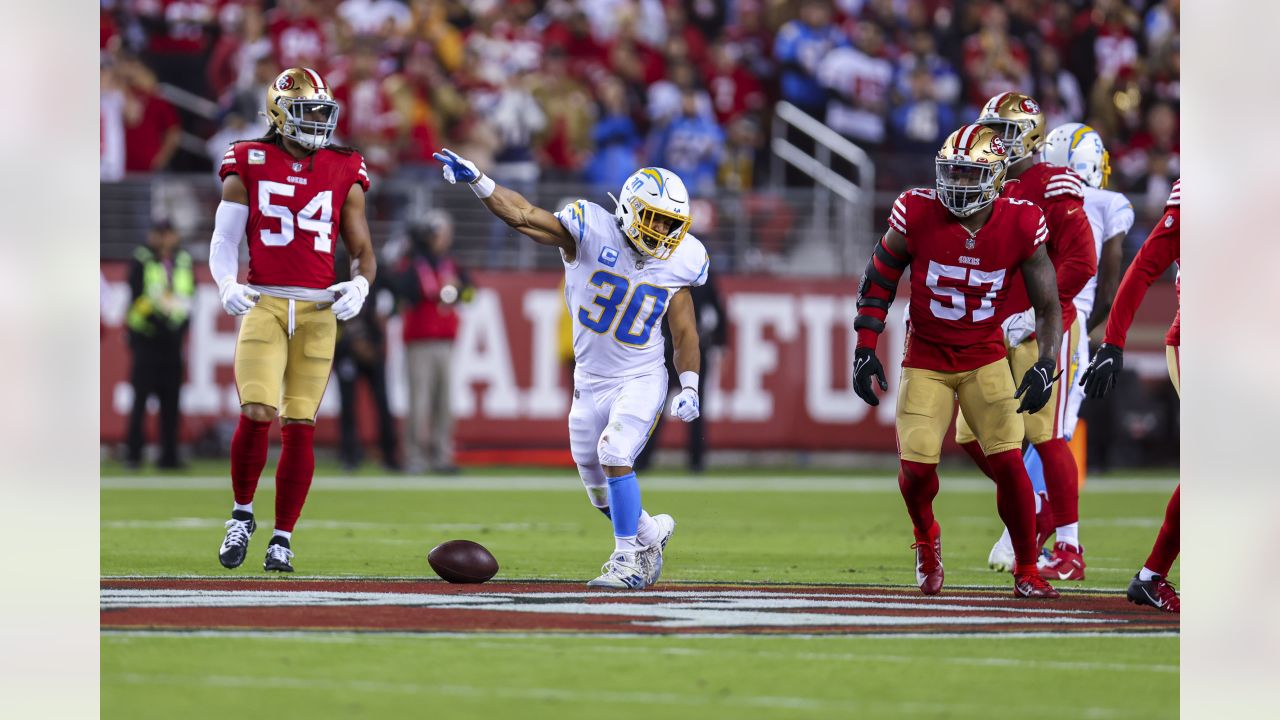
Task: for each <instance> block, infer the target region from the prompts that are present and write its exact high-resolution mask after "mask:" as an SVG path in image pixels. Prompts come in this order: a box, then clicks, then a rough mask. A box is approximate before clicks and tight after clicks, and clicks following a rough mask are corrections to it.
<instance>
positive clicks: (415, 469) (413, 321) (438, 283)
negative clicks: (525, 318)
mask: <svg viewBox="0 0 1280 720" xmlns="http://www.w3.org/2000/svg"><path fill="white" fill-rule="evenodd" d="M409 241H410V247H409V253H408V256H407V257H406V258H405V259H404V260H403V261H402V262H401V264H400V265H399V267H398V268H397V269H396V273H395V279H394V280H393V283H394V286H395V288H396V292H397V295H399V297H400V299H401V301H402V303H403V307H404V311H403V319H404V325H403V332H404V358H405V369H406V372H407V373H408V379H409V413H408V428H407V432H406V443H405V450H406V456H407V457H406V465H407V469H408V471H409V472H411V473H422V472H425V471H426V470H428V469H430V470H432V471H434V472H440V473H454V472H457V468H456V467H455V466H454V464H453V411H452V409H451V407H450V404H449V403H450V401H449V384H450V382H451V378H452V376H453V342H454V340H455V339H456V338H457V336H458V311H457V305H458V303H463V302H470V301H471V299H472V297H473V296H474V294H475V290H474V287H473V286H472V284H471V281H470V279H469V278H468V275H467V273H466V271H465V270H463V269H462V268H461V267H460V266H458V264H457V263H455V262H454V260H453V258H452V257H450V256H449V250H450V248H451V246H452V245H453V220H452V219H451V218H450V217H449V215H448V214H447V213H445V212H444V211H443V210H434V211H432V212H430V213H428V214H427V216H426V217H425V218H424V219H423V220H422V222H420V223H417V224H415V225H414V226H413V227H411V228H410V231H409Z"/></svg>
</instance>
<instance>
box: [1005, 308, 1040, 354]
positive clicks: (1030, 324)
mask: <svg viewBox="0 0 1280 720" xmlns="http://www.w3.org/2000/svg"><path fill="white" fill-rule="evenodd" d="M1000 329H1001V330H1003V331H1004V339H1005V341H1006V342H1007V343H1009V347H1018V346H1019V345H1021V344H1022V343H1024V342H1026V340H1027V338H1029V337H1031V336H1032V335H1034V334H1035V332H1036V311H1035V310H1033V309H1027V310H1023V311H1022V312H1020V313H1014V314H1013V315H1010V316H1009V317H1007V318H1005V319H1004V322H1002V323H1000Z"/></svg>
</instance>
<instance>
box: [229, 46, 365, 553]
mask: <svg viewBox="0 0 1280 720" xmlns="http://www.w3.org/2000/svg"><path fill="white" fill-rule="evenodd" d="M266 114H267V118H268V120H270V122H271V129H270V130H269V131H268V133H267V135H266V136H265V137H262V138H259V139H257V140H247V141H242V142H237V143H234V144H232V146H231V147H230V148H229V149H228V150H227V153H226V155H225V156H224V157H223V160H222V167H221V168H220V170H219V175H220V176H221V177H222V203H221V204H219V205H218V212H217V216H216V219H215V223H214V230H213V239H212V241H211V242H210V246H209V268H210V270H212V272H213V277H214V278H215V279H216V280H217V282H218V291H219V294H220V296H221V299H222V306H223V308H224V309H225V310H226V311H227V313H228V314H230V315H236V316H240V315H243V316H244V321H243V322H242V323H241V324H240V335H239V337H238V338H237V339H236V356H235V358H236V359H235V372H236V390H237V391H238V392H239V394H240V408H241V414H240V424H239V425H238V426H237V427H236V432H235V435H234V437H232V440H231V486H232V490H233V491H234V494H235V505H234V507H233V509H232V512H231V519H230V520H228V521H227V524H226V536H225V538H224V539H223V542H222V546H221V547H220V548H219V550H218V559H219V560H220V561H221V563H222V565H223V566H224V567H228V568H235V567H239V566H240V564H241V563H242V562H244V556H245V552H246V550H247V549H248V545H249V537H250V536H251V535H253V532H254V529H255V528H256V527H257V525H256V523H255V522H254V517H253V495H254V491H255V490H256V489H257V487H258V477H259V476H260V475H261V474H262V468H263V467H264V466H265V465H266V462H267V431H268V430H269V429H270V427H271V421H272V420H273V419H275V417H276V416H277V415H278V416H279V417H280V418H281V427H280V438H281V450H280V461H279V464H278V466H277V467H276V506H275V528H274V534H273V536H272V538H271V541H270V543H269V544H268V546H267V556H266V561H265V562H264V563H263V567H264V568H265V569H266V570H273V571H282V572H293V564H292V562H291V561H292V558H293V551H292V549H291V547H290V540H291V537H292V534H293V527H294V524H295V523H296V522H297V520H298V515H299V514H300V513H301V512H302V506H303V504H304V503H305V502H306V500H307V491H308V490H309V489H310V488H311V476H312V473H313V471H314V469H315V456H314V453H313V451H312V440H313V437H314V434H315V417H316V411H317V410H318V409H319V407H320V398H321V397H323V396H324V390H325V386H326V385H327V384H328V382H329V369H330V366H331V365H332V364H333V347H334V340H335V337H336V334H337V321H338V320H349V319H351V318H353V317H355V316H356V314H358V313H359V312H360V308H361V306H363V305H364V299H365V296H367V295H368V294H369V285H370V283H372V282H373V277H374V273H375V272H377V262H376V260H375V258H374V253H373V244H372V241H371V239H370V237H369V223H368V222H367V221H366V219H365V215H364V202H365V199H364V194H365V192H366V191H367V190H368V189H369V173H368V170H366V169H365V165H364V160H363V159H361V157H360V153H358V152H356V151H354V150H351V149H349V148H343V147H338V146H335V145H331V144H330V138H331V137H332V136H333V131H334V128H335V127H337V122H338V104H337V103H336V102H335V101H334V100H333V96H332V93H331V92H330V89H329V86H328V84H327V83H325V81H324V79H323V78H322V77H320V74H319V73H317V72H316V71H315V70H312V69H310V68H291V69H289V70H286V71H284V72H283V73H281V74H280V76H279V77H277V78H276V79H275V81H274V82H273V83H272V84H271V87H269V88H268V89H267V107H266ZM339 231H340V232H341V233H342V240H343V242H345V243H346V246H347V251H348V252H350V254H351V258H352V259H351V278H352V279H351V280H350V281H348V282H342V283H337V284H335V279H336V278H335V276H334V269H333V241H334V235H335V234H337V233H338V232H339ZM246 233H247V234H248V239H249V276H248V281H247V284H245V285H242V284H240V282H239V280H238V279H237V278H238V276H239V267H238V263H239V256H240V238H241V237H242V236H243V235H245V234H246Z"/></svg>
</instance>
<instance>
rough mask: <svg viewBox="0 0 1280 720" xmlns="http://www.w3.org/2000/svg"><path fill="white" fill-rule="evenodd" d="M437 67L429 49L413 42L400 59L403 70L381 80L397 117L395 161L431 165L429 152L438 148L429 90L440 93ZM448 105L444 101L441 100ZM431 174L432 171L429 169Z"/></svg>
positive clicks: (434, 110) (436, 117)
mask: <svg viewBox="0 0 1280 720" xmlns="http://www.w3.org/2000/svg"><path fill="white" fill-rule="evenodd" d="M441 80H442V78H441V76H440V69H439V67H437V66H436V60H435V57H434V55H433V54H432V52H431V49H430V48H429V47H427V46H425V45H423V44H421V43H419V44H418V45H415V46H414V48H413V50H412V51H411V52H410V53H409V56H408V57H406V58H405V61H404V72H402V73H399V74H397V75H393V76H391V77H389V78H387V79H386V80H385V81H383V89H384V90H385V92H386V95H387V98H388V99H389V100H390V102H391V107H392V109H393V111H394V112H393V117H394V118H397V119H398V120H399V125H400V128H399V135H400V154H399V161H400V162H401V163H403V164H404V165H407V166H409V167H412V168H418V169H419V170H421V169H425V168H426V167H428V166H433V163H434V160H432V158H431V154H432V153H434V152H435V151H436V150H438V149H439V148H440V145H441V143H440V141H439V134H440V122H441V119H442V118H441V117H440V116H439V114H438V113H437V108H436V98H435V96H434V95H433V92H432V91H433V89H434V90H437V91H440V92H443V87H442V86H444V83H442V82H441ZM445 104H446V105H447V104H448V101H447V100H446V101H445ZM432 174H434V170H432Z"/></svg>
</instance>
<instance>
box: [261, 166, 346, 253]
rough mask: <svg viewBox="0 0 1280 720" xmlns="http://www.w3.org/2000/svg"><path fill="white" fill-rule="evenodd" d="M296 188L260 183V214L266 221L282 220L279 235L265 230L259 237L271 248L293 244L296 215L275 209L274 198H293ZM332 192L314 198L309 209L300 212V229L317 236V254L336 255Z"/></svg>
mask: <svg viewBox="0 0 1280 720" xmlns="http://www.w3.org/2000/svg"><path fill="white" fill-rule="evenodd" d="M296 189H297V188H295V187H294V186H293V185H286V184H284V183H278V182H270V181H263V182H260V183H258V212H260V213H262V216H263V217H270V218H277V219H279V220H280V232H272V231H270V230H268V229H267V228H262V231H261V233H260V234H259V237H260V238H261V239H262V244H263V245H267V246H269V247H283V246H285V245H288V244H289V243H291V242H293V226H294V217H293V211H292V210H290V209H289V208H287V207H285V206H283V205H272V204H271V196H272V195H280V196H283V197H293V193H294V191H295V190H296ZM332 217H333V191H331V190H324V191H322V192H320V193H319V194H317V195H316V196H315V197H313V198H311V202H309V203H307V205H306V207H304V208H302V210H300V211H298V218H297V224H298V227H299V228H301V229H303V230H306V231H308V232H311V233H315V236H316V244H315V247H316V252H322V253H331V252H333V223H332V222H330V218H332Z"/></svg>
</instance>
